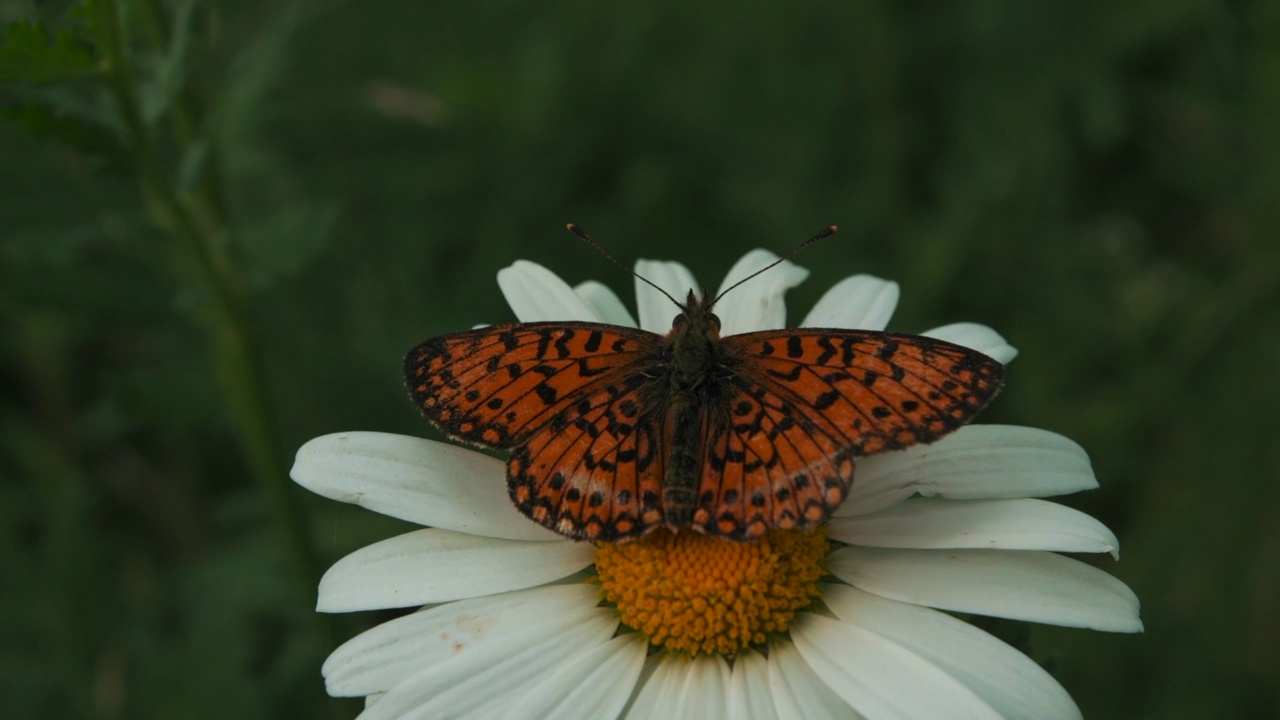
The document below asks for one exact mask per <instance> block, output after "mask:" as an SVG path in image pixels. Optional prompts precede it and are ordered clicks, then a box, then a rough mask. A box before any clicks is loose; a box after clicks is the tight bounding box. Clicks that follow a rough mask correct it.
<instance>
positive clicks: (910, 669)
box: [791, 613, 1000, 720]
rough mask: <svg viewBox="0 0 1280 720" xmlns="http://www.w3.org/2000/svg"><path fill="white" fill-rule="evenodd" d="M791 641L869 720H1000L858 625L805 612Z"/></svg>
mask: <svg viewBox="0 0 1280 720" xmlns="http://www.w3.org/2000/svg"><path fill="white" fill-rule="evenodd" d="M791 636H792V637H793V638H795V641H796V647H797V648H799V650H800V654H801V655H802V656H803V657H804V660H805V662H807V663H808V664H809V666H810V667H812V668H813V670H814V672H816V673H817V674H818V677H820V678H822V680H823V681H824V682H826V683H827V685H829V686H831V689H832V690H834V691H835V692H836V694H837V695H839V696H840V697H842V698H844V701H845V702H847V703H849V704H850V705H852V706H853V707H854V709H856V710H857V711H858V712H860V713H862V714H863V715H866V716H867V717H870V718H877V719H878V718H904V719H907V718H990V719H991V720H999V719H1000V715H999V714H998V713H996V711H995V710H994V709H993V708H992V707H991V706H990V705H988V704H986V703H985V702H983V701H982V699H981V698H979V697H978V696H977V695H976V694H974V692H973V691H972V690H970V689H969V688H967V687H965V686H964V684H963V683H961V682H960V681H959V680H956V679H955V678H953V677H951V676H950V675H948V674H947V673H945V672H943V671H942V670H941V669H939V668H938V667H937V666H935V665H933V664H932V663H930V662H929V661H928V660H925V659H924V658H922V657H920V656H919V655H917V654H916V653H913V652H911V651H910V650H908V649H906V648H904V647H902V646H901V645H898V644H897V643H895V642H892V641H890V640H888V639H886V638H884V637H882V636H880V635H877V634H876V633H873V632H869V631H867V630H865V629H863V628H860V627H858V626H856V625H849V624H847V623H842V622H840V621H838V620H832V619H830V618H827V617H823V616H821V615H815V614H813V613H804V614H802V615H800V616H798V617H797V619H796V622H795V623H794V624H793V625H792V626H791Z"/></svg>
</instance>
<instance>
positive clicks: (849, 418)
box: [694, 329, 1004, 539]
mask: <svg viewBox="0 0 1280 720" xmlns="http://www.w3.org/2000/svg"><path fill="white" fill-rule="evenodd" d="M722 342H723V343H724V344H725V348H726V356H727V357H728V358H730V361H731V362H732V370H733V376H732V378H731V379H729V380H728V381H727V382H728V384H729V387H731V388H732V391H731V392H728V393H725V394H724V399H723V402H721V403H719V404H718V407H716V408H709V409H708V412H707V416H706V420H705V423H704V431H703V435H704V438H703V447H704V453H705V458H706V459H705V462H704V463H703V476H702V479H701V482H700V484H699V491H698V510H697V511H695V514H694V524H695V525H696V526H697V527H698V529H700V530H702V531H703V532H706V533H708V534H712V535H721V536H725V537H728V538H731V539H749V538H754V537H759V536H760V535H761V534H763V533H764V532H765V530H767V529H769V528H797V529H806V528H811V527H814V526H816V525H817V524H819V523H821V522H823V521H825V520H826V519H827V518H828V517H829V516H830V513H831V511H832V510H833V509H834V508H835V507H837V506H838V505H839V504H840V503H841V502H842V501H843V500H844V498H845V497H846V495H847V493H848V489H849V485H850V484H851V483H852V481H853V458H855V457H857V456H861V455H869V454H872V453H878V452H883V451H887V450H898V449H902V448H905V447H908V446H910V445H914V444H916V443H927V442H932V441H934V440H937V439H938V438H940V437H942V436H943V435H945V434H947V433H949V432H951V431H952V430H955V429H956V428H958V427H960V426H961V425H963V424H964V423H966V422H968V421H969V420H970V419H971V418H973V416H974V415H975V414H976V413H977V412H978V411H979V410H981V409H982V408H983V407H985V406H986V405H987V403H989V402H990V401H991V399H992V398H994V397H995V395H996V393H998V392H999V390H1000V388H1001V387H1002V385H1003V381H1004V366H1003V365H1001V364H1000V363H998V362H996V361H995V360H992V359H991V358H989V357H987V356H986V355H983V354H982V353H979V352H977V351H974V350H970V349H968V348H964V347H961V346H959V345H955V344H953V343H949V342H946V341H942V340H936V339H933V338H928V337H923V336H917V335H895V334H888V333H879V332H870V331H856V330H812V329H804V330H779V331H767V332H756V333H747V334H744V335H732V336H729V337H727V338H724V339H723V340H722Z"/></svg>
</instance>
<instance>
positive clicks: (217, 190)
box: [135, 0, 231, 228]
mask: <svg viewBox="0 0 1280 720" xmlns="http://www.w3.org/2000/svg"><path fill="white" fill-rule="evenodd" d="M135 6H136V7H137V8H138V10H139V15H140V17H141V19H142V25H143V29H144V31H145V32H146V35H147V40H148V42H150V43H151V46H152V47H154V48H155V49H156V50H157V51H159V52H160V53H165V54H167V53H168V52H169V51H170V47H171V45H170V42H169V25H170V22H171V20H170V18H169V16H168V13H166V12H165V9H164V7H163V6H162V5H161V4H160V2H159V0H138V2H137V3H135ZM170 116H171V121H172V124H173V132H174V135H175V136H176V137H177V139H178V144H179V145H180V146H181V147H182V150H183V152H184V153H186V152H191V151H192V149H193V147H194V146H195V145H196V144H197V143H198V142H200V139H201V128H200V121H199V120H198V118H200V117H201V116H202V108H201V103H200V101H199V99H198V98H197V97H196V96H195V93H194V92H192V89H191V85H190V83H189V82H186V83H183V85H182V89H181V90H180V91H179V92H178V96H177V98H175V99H174V103H173V108H172V111H171V113H170ZM192 200H194V201H195V204H196V205H197V207H198V208H199V210H200V211H201V215H202V217H203V218H204V220H205V222H206V224H207V225H208V226H209V227H213V228H225V227H226V226H227V225H228V223H229V222H230V218H231V211H230V208H229V205H228V203H227V197H226V192H225V191H224V184H223V181H222V161H221V160H220V159H219V157H218V154H217V152H215V151H214V150H213V149H212V148H210V149H209V153H208V159H207V160H205V162H204V166H203V168H202V169H201V172H200V179H199V181H198V183H197V192H196V194H195V196H194V197H193V198H192Z"/></svg>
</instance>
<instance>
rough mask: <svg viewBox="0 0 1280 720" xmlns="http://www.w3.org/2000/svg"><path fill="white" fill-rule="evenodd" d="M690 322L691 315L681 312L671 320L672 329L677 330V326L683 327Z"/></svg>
mask: <svg viewBox="0 0 1280 720" xmlns="http://www.w3.org/2000/svg"><path fill="white" fill-rule="evenodd" d="M688 324H689V316H687V315H685V314H684V313H680V314H679V315H677V316H676V319H675V320H672V321H671V329H672V330H675V329H676V328H682V327H684V326H685V325H688Z"/></svg>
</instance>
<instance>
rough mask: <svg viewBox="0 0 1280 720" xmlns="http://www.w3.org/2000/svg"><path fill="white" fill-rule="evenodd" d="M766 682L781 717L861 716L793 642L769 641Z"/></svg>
mask: <svg viewBox="0 0 1280 720" xmlns="http://www.w3.org/2000/svg"><path fill="white" fill-rule="evenodd" d="M769 685H770V688H771V689H772V690H773V703H774V706H775V707H776V708H777V711H778V717H781V718H846V719H848V720H853V719H856V718H861V717H862V715H861V714H859V713H858V711H856V710H854V709H853V708H852V707H850V705H849V703H847V702H845V701H844V700H841V699H840V696H839V695H836V693H835V691H834V690H832V689H831V687H830V686H829V685H827V683H825V682H824V681H823V680H822V678H820V677H818V675H817V674H816V673H814V671H813V668H811V667H809V663H807V662H805V660H804V658H803V657H801V655H800V651H799V650H797V649H796V645H795V643H793V642H791V640H788V639H786V638H780V639H778V640H774V641H772V642H770V643H769Z"/></svg>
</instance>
